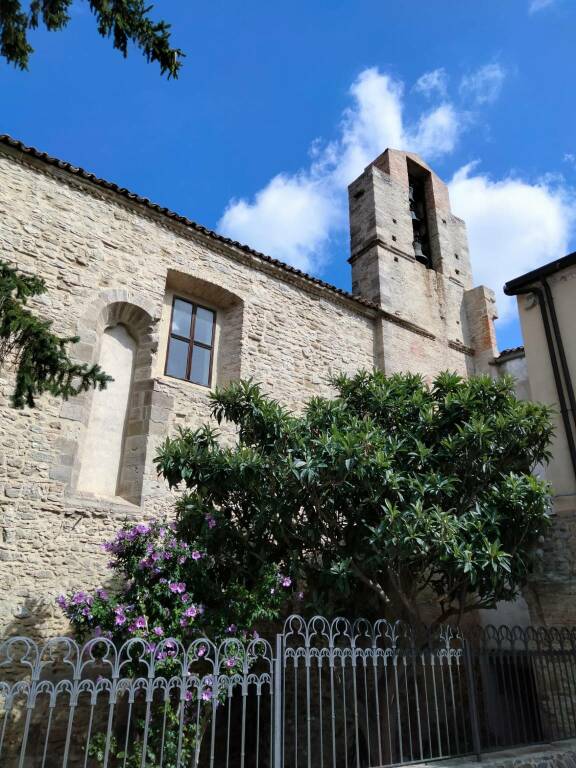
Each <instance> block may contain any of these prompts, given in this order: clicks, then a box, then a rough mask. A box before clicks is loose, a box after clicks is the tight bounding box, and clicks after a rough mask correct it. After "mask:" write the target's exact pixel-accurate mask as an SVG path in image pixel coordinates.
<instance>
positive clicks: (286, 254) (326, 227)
mask: <svg viewBox="0 0 576 768" xmlns="http://www.w3.org/2000/svg"><path fill="white" fill-rule="evenodd" d="M339 218H340V217H339V216H338V204H337V201H335V200H334V199H333V198H332V195H331V194H330V189H329V188H327V186H326V185H325V183H324V182H323V180H322V179H321V178H320V179H316V180H315V179H314V178H312V176H311V174H306V173H303V174H297V175H295V176H288V175H284V174H280V175H278V176H275V177H274V178H273V179H272V180H271V181H270V182H269V183H268V184H267V185H266V186H265V187H264V189H261V190H260V191H259V192H258V193H257V194H256V196H255V198H254V200H253V202H247V201H246V200H233V201H232V202H231V203H230V204H229V205H228V208H227V209H226V211H225V212H224V215H223V217H222V219H221V221H220V225H219V228H220V229H221V231H222V232H224V233H225V234H227V235H229V236H230V237H233V238H234V239H236V240H242V241H244V242H248V243H250V245H252V246H253V247H255V248H257V249H259V250H261V251H264V252H265V253H268V254H271V255H272V256H276V257H278V258H281V259H282V260H283V261H286V262H288V263H289V264H292V266H294V267H298V269H302V270H305V271H307V270H309V269H311V268H317V267H318V266H319V263H320V261H321V256H322V254H323V248H324V245H325V242H326V239H327V236H328V233H329V232H330V231H331V230H332V229H334V228H335V227H336V226H337V225H338V220H339Z"/></svg>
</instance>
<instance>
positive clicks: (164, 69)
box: [0, 0, 185, 78]
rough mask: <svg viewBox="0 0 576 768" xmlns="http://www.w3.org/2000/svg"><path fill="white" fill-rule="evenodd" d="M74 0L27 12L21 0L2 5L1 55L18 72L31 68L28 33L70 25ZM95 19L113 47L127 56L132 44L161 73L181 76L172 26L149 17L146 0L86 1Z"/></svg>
mask: <svg viewBox="0 0 576 768" xmlns="http://www.w3.org/2000/svg"><path fill="white" fill-rule="evenodd" d="M72 2H73V0H31V2H30V6H29V8H28V10H27V11H26V10H25V9H24V8H23V6H22V3H21V2H20V0H1V2H0V55H1V56H3V57H4V58H5V59H6V60H7V61H8V62H10V63H11V64H14V65H15V66H16V67H18V68H19V69H28V64H29V60H30V56H31V54H32V53H33V52H34V49H33V48H32V46H31V45H30V42H29V40H28V30H30V29H36V28H37V27H38V26H39V25H40V24H41V23H43V24H44V26H45V27H46V29H47V30H48V31H50V32H55V31H59V30H62V29H64V27H66V26H67V25H68V23H69V22H70V13H69V10H70V7H71V5H72ZM87 2H88V5H89V6H90V10H91V11H92V13H93V14H94V16H95V17H96V23H97V28H98V32H99V33H100V35H102V37H111V38H112V44H113V46H114V48H116V49H117V50H119V51H120V52H121V53H122V55H123V56H124V57H126V56H127V54H128V44H129V43H132V44H133V45H135V46H136V47H137V48H139V49H140V51H141V52H142V53H143V54H144V56H145V57H146V60H147V61H149V62H152V61H155V62H158V64H159V65H160V72H161V74H166V73H167V74H168V77H174V78H177V77H178V72H179V70H180V67H181V66H182V62H181V59H182V58H183V57H184V55H185V54H184V53H183V52H182V51H181V50H180V49H179V48H172V46H171V44H170V25H169V24H167V23H166V22H165V21H153V20H152V19H151V18H150V12H151V11H152V6H151V5H146V4H145V3H144V1H143V0H87Z"/></svg>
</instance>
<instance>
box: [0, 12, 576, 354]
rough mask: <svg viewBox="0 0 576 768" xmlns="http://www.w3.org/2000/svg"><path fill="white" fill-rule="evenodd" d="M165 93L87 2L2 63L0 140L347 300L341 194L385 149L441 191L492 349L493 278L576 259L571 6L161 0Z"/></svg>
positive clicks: (510, 320) (505, 306)
mask: <svg viewBox="0 0 576 768" xmlns="http://www.w3.org/2000/svg"><path fill="white" fill-rule="evenodd" d="M157 13H158V14H159V15H161V16H162V17H164V18H166V19H167V20H168V21H170V22H171V23H172V25H173V42H174V44H175V45H177V46H178V47H180V48H182V49H184V50H185V51H186V53H187V58H186V60H185V63H184V68H183V70H182V74H181V76H180V78H179V79H178V80H177V81H167V80H166V79H164V78H161V77H160V76H159V73H158V71H157V69H156V67H155V66H154V65H148V64H146V63H145V61H144V60H143V59H142V57H141V56H140V54H139V53H138V52H136V51H132V52H131V54H130V56H129V58H128V59H127V60H126V61H124V60H123V59H122V57H121V55H120V54H119V53H118V52H117V51H114V50H113V49H112V46H111V44H110V43H109V42H108V41H105V40H102V39H101V38H100V37H99V36H98V35H97V32H96V28H95V24H94V23H93V20H92V17H91V16H90V13H89V11H88V9H87V6H86V4H85V3H83V2H77V3H76V4H75V5H74V6H73V18H72V22H71V24H70V25H69V27H68V29H67V30H66V31H65V32H60V33H46V32H44V31H42V30H38V31H37V32H35V33H34V34H33V35H32V43H33V45H34V47H35V49H36V52H35V54H34V56H33V57H32V60H31V67H30V71H28V72H19V71H17V70H15V69H13V68H12V67H10V66H8V65H7V64H5V63H4V62H2V63H0V96H1V99H0V132H2V133H9V134H11V135H13V136H15V137H16V138H19V139H21V140H22V141H24V142H26V143H28V144H32V145H33V146H36V147H38V148H40V149H42V150H45V151H47V152H49V153H50V154H53V155H56V156H58V157H61V158H63V159H65V160H68V161H70V162H72V163H74V164H77V165H81V166H83V167H84V168H86V169H88V170H91V171H93V172H94V173H96V174H98V175H99V176H102V177H104V178H107V179H110V180H112V181H116V182H117V183H119V184H121V185H123V186H126V187H128V188H130V189H132V190H134V191H136V192H138V193H140V194H142V195H145V196H147V197H150V198H151V199H152V200H154V201H156V202H159V203H161V204H163V205H166V206H168V207H170V208H173V209H175V210H176V211H178V212H181V213H183V214H185V215H187V216H189V217H190V218H193V219H195V220H196V221H199V222H201V223H202V224H205V225H206V226H209V227H212V228H216V229H219V230H220V231H223V232H224V233H226V234H230V235H232V236H233V237H235V238H237V239H240V240H243V241H245V242H249V244H250V245H253V246H254V247H256V248H260V249H261V250H264V251H265V252H267V253H270V254H271V255H273V256H276V257H278V258H281V259H284V260H286V261H290V262H291V263H293V264H295V265H296V266H299V267H301V268H304V269H306V270H308V271H310V272H313V273H314V274H316V275H318V276H320V277H322V278H324V279H325V280H328V281H329V282H332V283H334V284H335V285H338V286H340V287H343V288H348V289H349V287H350V273H349V266H348V264H347V262H346V258H347V256H348V243H347V230H346V227H347V214H346V197H345V188H346V184H347V183H348V182H349V181H351V180H352V178H354V177H355V176H356V175H357V174H358V173H359V172H360V171H361V170H362V168H363V167H364V165H366V164H367V163H368V162H369V161H370V160H372V159H373V158H374V157H375V156H376V155H377V154H378V153H379V152H380V151H383V150H384V149H385V148H386V146H387V145H392V146H396V147H397V148H408V149H412V150H415V151H419V152H420V154H421V155H422V156H423V157H424V159H426V160H427V161H428V162H429V163H430V164H431V165H432V166H433V167H434V168H435V170H437V172H438V173H439V175H440V176H442V178H444V179H445V180H446V181H448V182H450V188H451V196H452V204H453V209H454V211H455V213H457V214H458V215H461V216H462V217H463V218H465V219H466V221H467V223H468V228H469V237H470V243H471V252H472V261H473V268H474V273H475V278H476V281H477V282H483V283H485V284H488V285H490V286H491V287H493V288H494V289H496V290H497V293H498V302H499V307H500V320H499V321H498V326H497V328H498V336H499V342H500V346H501V347H505V346H512V345H514V344H517V343H520V342H521V337H520V332H519V329H518V324H517V321H516V316H515V308H514V303H513V301H510V300H506V299H505V298H504V297H503V296H502V294H501V290H500V289H501V286H502V284H503V283H504V282H505V281H506V280H507V279H511V278H513V277H515V276H517V275H519V274H521V273H522V272H525V271H527V270H528V269H531V268H533V267H535V266H538V265H539V264H541V263H545V262H546V261H550V260H552V259H554V258H557V257H559V256H562V255H564V254H565V253H567V252H569V251H570V250H574V249H575V248H576V240H575V229H576V227H575V225H576V191H575V190H576V131H575V122H576V99H575V98H574V82H575V77H574V75H575V62H576V57H575V56H574V53H573V48H574V41H575V40H576V3H575V2H574V0H481V2H472V0H411V1H410V2H407V1H406V0H395V2H390V0H354V2H353V1H352V0H312V1H311V0H293V1H292V2H291V3H289V4H279V3H263V2H261V0H253V1H252V2H239V0H212V2H210V3H199V2H195V1H194V0H180V1H179V2H178V1H176V0H168V1H166V2H162V3H158V7H157Z"/></svg>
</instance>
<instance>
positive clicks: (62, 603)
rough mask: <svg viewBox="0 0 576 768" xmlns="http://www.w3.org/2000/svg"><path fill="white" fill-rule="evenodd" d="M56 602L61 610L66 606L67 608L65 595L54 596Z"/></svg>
mask: <svg viewBox="0 0 576 768" xmlns="http://www.w3.org/2000/svg"><path fill="white" fill-rule="evenodd" d="M56 604H57V605H59V606H60V608H62V610H63V611H65V610H66V608H68V601H67V600H66V597H65V595H58V597H57V598H56Z"/></svg>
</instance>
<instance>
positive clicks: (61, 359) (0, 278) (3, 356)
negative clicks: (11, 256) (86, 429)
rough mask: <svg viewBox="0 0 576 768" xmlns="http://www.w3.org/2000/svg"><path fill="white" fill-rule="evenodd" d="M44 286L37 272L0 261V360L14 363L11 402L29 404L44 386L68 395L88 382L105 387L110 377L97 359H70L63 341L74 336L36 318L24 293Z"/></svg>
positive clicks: (88, 385) (31, 294) (41, 290)
mask: <svg viewBox="0 0 576 768" xmlns="http://www.w3.org/2000/svg"><path fill="white" fill-rule="evenodd" d="M45 291H46V286H45V284H44V282H43V281H42V280H41V279H40V278H37V277H30V276H27V275H23V274H21V273H20V272H18V271H17V270H15V269H14V268H13V267H11V266H9V265H8V264H6V263H5V262H3V261H0V366H1V365H4V364H6V363H9V364H13V365H14V366H15V369H16V383H15V387H14V392H13V393H12V402H13V405H14V406H15V407H16V408H23V407H24V406H25V405H28V406H29V407H30V408H33V407H34V406H35V402H36V398H37V397H38V396H39V395H41V394H43V393H44V392H49V393H50V394H52V395H55V396H56V397H62V398H64V399H65V400H67V399H68V398H69V397H70V396H72V395H77V394H78V393H79V392H85V391H86V390H88V389H90V388H91V387H99V388H100V389H104V388H105V387H106V384H107V382H109V381H111V378H110V376H108V375H106V373H104V371H102V370H101V369H100V367H99V366H98V365H92V366H88V365H85V364H78V363H74V362H73V361H72V360H71V359H70V356H69V354H68V351H67V346H68V345H69V344H72V343H74V342H76V341H78V339H77V338H75V337H70V338H61V337H59V336H57V335H55V334H54V333H52V331H51V330H50V328H51V323H50V322H48V321H45V320H39V319H38V318H37V317H36V316H35V315H34V313H33V312H31V311H30V310H29V309H28V308H27V307H26V303H27V301H28V299H30V298H32V297H34V296H39V295H41V294H43V293H44V292H45Z"/></svg>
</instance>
